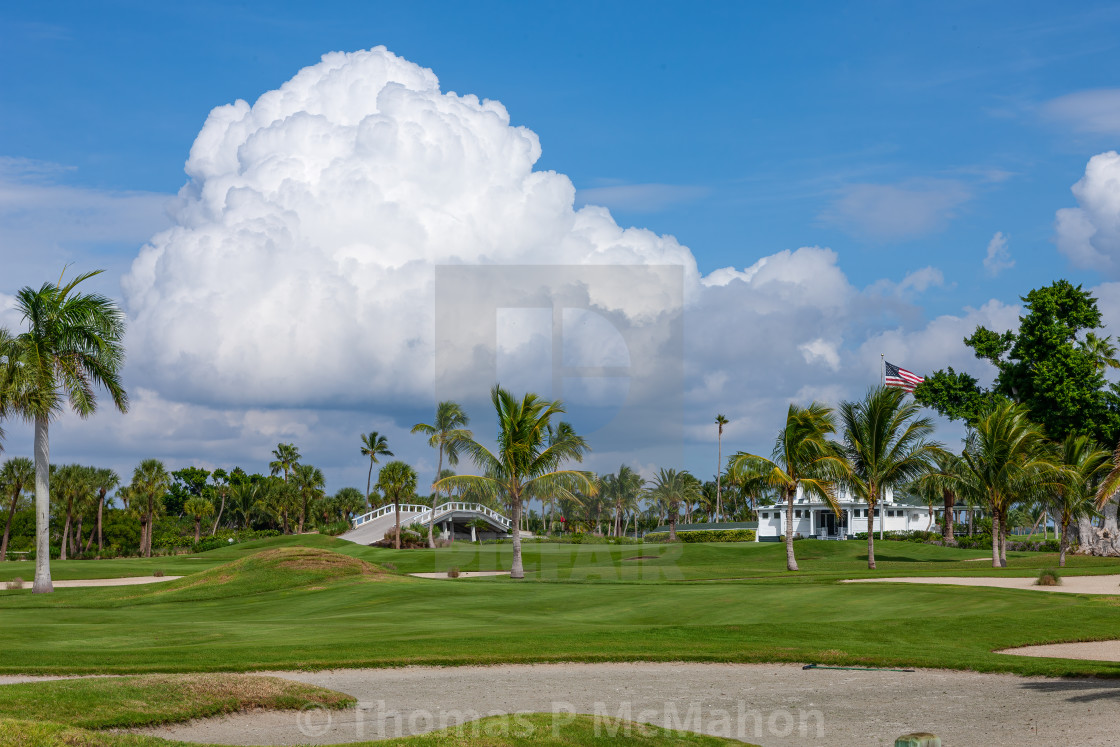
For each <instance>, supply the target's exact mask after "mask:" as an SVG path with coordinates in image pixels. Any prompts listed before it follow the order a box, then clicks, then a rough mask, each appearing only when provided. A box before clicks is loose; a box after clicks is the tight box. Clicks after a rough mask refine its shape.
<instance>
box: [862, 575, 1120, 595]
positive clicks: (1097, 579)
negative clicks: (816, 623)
mask: <svg viewBox="0 0 1120 747" xmlns="http://www.w3.org/2000/svg"><path fill="white" fill-rule="evenodd" d="M1037 580H1038V579H1037V578H1035V577H1034V576H1024V577H1020V578H1015V577H1012V576H914V577H911V578H851V579H847V580H845V581H844V582H843V583H846V584H862V583H893V584H951V585H953V586H992V587H996V588H999V589H1033V590H1034V591H1057V592H1063V593H1065V594H1120V575H1111V576H1063V577H1062V585H1061V586H1038V585H1036V583H1035V582H1036V581H1037Z"/></svg>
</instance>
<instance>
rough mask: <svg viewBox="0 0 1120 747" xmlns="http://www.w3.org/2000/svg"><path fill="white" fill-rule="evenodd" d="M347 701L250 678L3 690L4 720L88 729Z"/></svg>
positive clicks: (70, 683)
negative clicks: (49, 723)
mask: <svg viewBox="0 0 1120 747" xmlns="http://www.w3.org/2000/svg"><path fill="white" fill-rule="evenodd" d="M354 702H355V701H354V699H353V698H352V697H350V696H349V695H344V694H342V693H337V692H334V691H333V690H327V689H324V688H321V687H316V686H314V685H305V684H303V683H300V682H293V681H291V680H284V679H279V678H277V677H262V676H258V675H247V674H179V675H167V674H153V675H142V676H138V677H90V678H83V679H74V680H54V681H47V682H28V683H22V684H17V685H0V719H3V718H8V719H17V718H18V719H24V720H29V721H50V722H53V723H57V724H64V725H67V726H80V727H83V728H90V729H101V728H107V727H123V726H150V725H154V724H165V723H171V722H176V721H188V720H190V719H193V718H203V717H206V716H218V715H221V714H225V713H232V712H234V711H243V710H246V709H249V708H271V709H281V710H292V709H300V708H303V707H305V706H309V705H313V704H318V705H321V706H324V707H327V708H342V707H344V706H348V705H352V704H353V703H354Z"/></svg>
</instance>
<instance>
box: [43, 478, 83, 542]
mask: <svg viewBox="0 0 1120 747" xmlns="http://www.w3.org/2000/svg"><path fill="white" fill-rule="evenodd" d="M85 478H86V475H85V474H84V471H83V469H82V467H81V466H80V465H77V464H66V465H63V466H61V467H55V468H54V469H53V470H51V481H52V482H53V483H54V494H55V497H56V498H57V499H58V500H57V503H56V504H55V505H56V508H57V510H58V511H59V512H60V516H63V517H65V520H64V521H63V523H62V539H61V541H60V542H59V554H58V559H59V560H66V558H67V557H68V556H69V555H73V554H74V552H73V550H72V549H71V548H72V546H73V543H72V542H71V539H70V535H71V530H72V528H73V527H72V524H73V518H74V506H75V504H77V503H80V501H81V498H82V495H83V493H84V491H85V490H86V488H87V487H88V485H87V484H86V482H85ZM63 506H65V507H66V510H65V511H62V507H63Z"/></svg>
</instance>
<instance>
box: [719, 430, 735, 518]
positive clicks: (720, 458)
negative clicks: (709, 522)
mask: <svg viewBox="0 0 1120 747" xmlns="http://www.w3.org/2000/svg"><path fill="white" fill-rule="evenodd" d="M730 422H731V421H730V420H728V419H727V418H725V417H724V416H723V415H722V414H719V415H716V426H717V427H718V428H719V433H718V435H717V440H718V445H717V447H716V521H723V483H722V472H723V426H725V425H727V424H728V423H730Z"/></svg>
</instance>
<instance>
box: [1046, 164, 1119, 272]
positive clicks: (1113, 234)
mask: <svg viewBox="0 0 1120 747" xmlns="http://www.w3.org/2000/svg"><path fill="white" fill-rule="evenodd" d="M1071 191H1072V192H1073V196H1074V197H1076V198H1077V203H1078V205H1079V207H1075V208H1062V209H1061V210H1059V211H1058V212H1057V216H1056V218H1055V222H1054V230H1055V241H1056V242H1057V244H1058V249H1059V250H1061V252H1062V253H1063V254H1065V255H1066V256H1067V257H1069V259H1070V260H1071V261H1072V262H1073V263H1074V264H1075V265H1077V266H1078V267H1087V268H1091V269H1094V270H1100V271H1101V272H1105V273H1110V274H1116V273H1117V272H1118V271H1120V154H1118V153H1117V152H1116V151H1114V150H1110V151H1108V152H1106V153H1099V154H1097V155H1095V156H1093V157H1092V158H1090V159H1089V163H1088V165H1086V167H1085V176H1083V177H1081V179H1080V180H1078V182H1077V183H1076V184H1074V185H1073V187H1072V188H1071Z"/></svg>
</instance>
